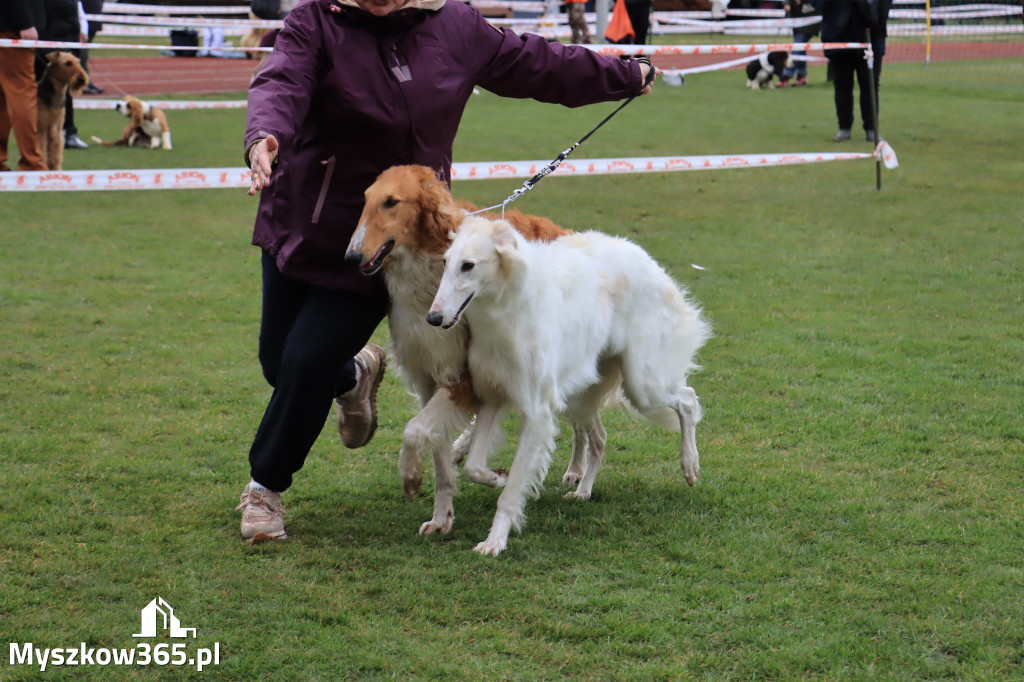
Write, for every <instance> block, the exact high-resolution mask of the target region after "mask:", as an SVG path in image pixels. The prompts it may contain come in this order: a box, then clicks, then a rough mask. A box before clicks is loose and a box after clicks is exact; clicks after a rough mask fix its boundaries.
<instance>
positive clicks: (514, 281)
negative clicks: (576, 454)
mask: <svg viewBox="0 0 1024 682" xmlns="http://www.w3.org/2000/svg"><path fill="white" fill-rule="evenodd" d="M445 261H446V263H445V270H444V276H443V277H442V278H441V285H440V287H439V289H438V291H437V296H435V298H434V302H433V304H432V305H431V307H430V313H429V315H428V317H427V321H428V322H430V323H431V324H434V325H440V326H441V327H443V328H449V327H451V326H453V325H455V324H456V323H458V321H459V319H460V317H462V316H465V318H466V320H467V321H468V322H469V325H470V328H471V329H472V330H473V336H472V339H471V340H470V345H469V369H470V373H471V375H472V378H473V388H474V390H475V392H476V394H477V396H478V397H479V398H480V399H481V400H482V401H483V403H484V404H483V405H482V406H481V408H480V410H479V411H478V412H477V422H476V432H475V433H474V435H473V442H472V443H471V444H470V449H469V455H468V459H467V466H469V465H470V464H471V463H473V462H476V461H478V460H479V461H481V462H486V458H487V455H488V454H489V452H490V450H491V448H492V444H493V442H494V440H495V439H496V438H497V437H498V432H499V430H500V425H501V421H502V419H503V417H504V415H505V414H506V413H507V411H508V410H509V409H512V408H514V409H517V410H519V412H520V413H521V417H522V419H521V431H520V435H519V443H518V446H517V448H516V453H515V457H514V459H513V462H512V466H511V469H510V470H509V474H508V481H507V483H506V484H505V489H504V490H503V491H502V493H501V496H500V497H499V499H498V510H497V513H496V514H495V517H494V522H493V524H492V525H491V530H490V533H489V534H488V536H487V539H486V540H485V541H484V542H481V543H480V544H478V545H477V546H476V547H475V548H474V551H477V552H480V553H481V554H491V555H495V556H496V555H497V554H499V553H500V552H501V551H502V550H503V549H505V547H506V545H507V543H508V535H509V531H510V530H511V529H512V528H516V529H517V530H518V529H520V528H521V525H522V523H523V519H524V516H523V506H524V504H525V501H526V497H527V495H528V494H536V493H537V492H538V491H539V489H540V487H541V485H542V482H543V479H544V476H545V475H546V473H547V469H548V465H549V464H550V462H551V449H552V447H553V439H554V434H555V416H556V415H557V414H559V413H568V414H572V415H574V418H576V419H579V420H585V419H586V418H588V417H595V416H596V415H597V412H598V409H599V407H600V405H601V403H602V401H603V400H604V398H605V397H606V394H607V393H608V392H609V391H611V390H614V389H615V386H616V385H617V383H618V378H619V377H618V373H619V372H621V381H622V390H623V392H624V394H625V397H626V399H627V400H628V401H629V403H630V405H631V406H632V407H633V408H634V409H635V410H636V411H637V412H639V413H640V414H641V415H643V416H644V417H646V418H647V419H649V420H651V421H652V422H654V423H656V424H658V425H660V426H663V427H666V428H671V429H673V430H677V429H678V430H680V431H681V440H682V444H681V446H680V450H679V458H680V463H681V465H682V469H683V473H684V475H685V477H686V481H687V482H688V483H689V484H690V485H695V484H696V483H697V479H698V477H699V476H700V461H699V457H698V454H697V440H696V425H697V422H698V421H699V420H700V416H701V412H700V403H699V402H698V400H697V394H696V393H695V392H694V391H693V389H692V388H690V387H689V386H687V384H686V379H687V376H688V375H689V374H690V372H691V371H693V370H694V369H695V368H696V365H695V364H694V356H695V355H696V353H697V351H698V350H699V349H700V347H701V346H703V345H704V342H705V341H706V340H707V339H708V337H709V336H710V333H711V331H710V327H709V326H708V324H707V323H706V322H705V321H704V320H703V319H702V317H701V314H700V310H699V309H698V308H697V307H696V305H695V304H693V303H691V302H690V301H689V299H688V298H687V295H686V293H685V291H683V290H682V289H681V288H680V287H679V286H678V285H677V284H676V283H675V282H674V281H673V280H672V278H671V277H669V276H668V274H666V273H665V271H664V270H663V269H662V268H661V267H660V266H659V265H658V264H657V263H655V262H654V260H653V259H652V258H651V257H650V256H649V255H647V253H646V252H645V251H644V250H643V249H641V248H640V247H639V246H637V245H636V244H633V243H632V242H629V241H627V240H625V239H619V238H616V237H610V236H607V235H603V234H600V233H598V232H585V233H576V234H573V235H569V236H565V237H560V238H558V239H556V240H555V241H553V242H550V243H547V244H542V243H531V242H528V241H526V240H525V239H523V238H522V237H521V236H520V235H519V234H517V233H516V231H515V230H513V229H512V227H511V226H510V225H509V224H508V223H506V222H504V221H493V220H487V219H485V218H480V217H469V218H466V220H465V221H463V223H462V225H461V226H460V228H459V231H458V233H457V234H456V236H455V239H454V241H453V242H452V245H451V246H450V247H449V248H448V251H447V252H446V253H445ZM612 377H614V378H612ZM595 473H596V472H595ZM586 475H587V476H590V475H591V472H590V471H589V470H588V471H587V473H586Z"/></svg>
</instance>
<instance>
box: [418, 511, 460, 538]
mask: <svg viewBox="0 0 1024 682" xmlns="http://www.w3.org/2000/svg"><path fill="white" fill-rule="evenodd" d="M454 520H455V517H454V516H452V515H450V514H449V515H448V518H446V519H445V520H444V522H442V523H438V522H437V521H435V520H434V519H430V520H429V521H427V522H426V523H424V524H423V525H422V526H420V535H434V534H438V535H448V534H449V533H451V532H452V521H454Z"/></svg>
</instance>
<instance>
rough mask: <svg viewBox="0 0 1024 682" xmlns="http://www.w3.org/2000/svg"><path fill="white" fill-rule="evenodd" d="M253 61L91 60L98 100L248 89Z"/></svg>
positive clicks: (178, 59) (208, 58)
mask: <svg viewBox="0 0 1024 682" xmlns="http://www.w3.org/2000/svg"><path fill="white" fill-rule="evenodd" d="M255 68H256V61H255V60H253V59H221V58H217V57H90V58H89V75H90V76H92V79H93V81H94V82H95V83H96V85H98V86H99V87H101V88H106V90H107V91H106V92H105V93H103V94H102V95H101V97H121V96H123V95H135V96H145V97H151V96H153V95H164V94H190V95H201V94H217V93H224V92H244V91H245V90H248V89H249V80H250V79H251V78H252V72H253V69H255Z"/></svg>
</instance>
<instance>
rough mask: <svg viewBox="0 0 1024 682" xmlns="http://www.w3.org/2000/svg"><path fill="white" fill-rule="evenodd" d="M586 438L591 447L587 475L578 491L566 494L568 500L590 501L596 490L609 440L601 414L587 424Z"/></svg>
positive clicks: (584, 475)
mask: <svg viewBox="0 0 1024 682" xmlns="http://www.w3.org/2000/svg"><path fill="white" fill-rule="evenodd" d="M584 437H585V438H586V439H587V441H588V442H589V445H590V448H589V450H590V457H589V459H588V460H587V468H586V469H585V470H584V471H585V473H584V474H583V478H581V479H580V484H579V486H578V487H577V488H576V490H574V491H572V492H571V493H566V495H565V496H566V497H567V498H576V499H579V500H588V499H590V494H591V492H592V491H593V489H594V479H595V478H597V472H598V471H600V469H601V462H602V460H603V459H604V446H605V443H606V442H607V440H608V432H607V431H605V430H604V425H603V424H601V415H600V414H597V413H595V414H594V417H593V419H591V420H590V421H589V422H587V424H586V427H585V429H584Z"/></svg>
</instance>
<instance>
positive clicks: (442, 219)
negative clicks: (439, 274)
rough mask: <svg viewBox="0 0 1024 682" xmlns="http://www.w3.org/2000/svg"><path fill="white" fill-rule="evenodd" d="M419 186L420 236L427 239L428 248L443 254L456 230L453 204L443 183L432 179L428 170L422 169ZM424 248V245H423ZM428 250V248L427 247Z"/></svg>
mask: <svg viewBox="0 0 1024 682" xmlns="http://www.w3.org/2000/svg"><path fill="white" fill-rule="evenodd" d="M422 171H423V172H422V173H420V174H419V176H418V178H417V179H418V180H419V185H420V234H422V235H424V236H425V237H427V239H428V241H429V245H430V246H434V247H436V248H438V249H439V251H438V253H444V251H445V249H447V248H448V244H449V243H450V242H451V237H450V234H451V233H452V232H454V231H455V230H456V228H458V224H457V223H456V222H455V211H453V210H452V208H453V206H454V204H453V202H452V200H451V194H449V193H448V188H447V186H445V184H444V182H443V181H441V180H438V179H437V178H435V177H434V175H433V173H431V172H430V170H429V169H426V168H424V169H422ZM425 246H426V245H425ZM428 248H429V247H428Z"/></svg>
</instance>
